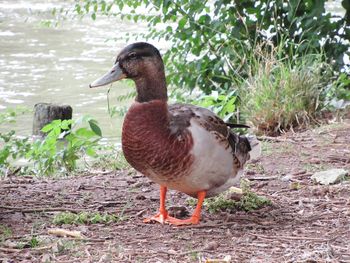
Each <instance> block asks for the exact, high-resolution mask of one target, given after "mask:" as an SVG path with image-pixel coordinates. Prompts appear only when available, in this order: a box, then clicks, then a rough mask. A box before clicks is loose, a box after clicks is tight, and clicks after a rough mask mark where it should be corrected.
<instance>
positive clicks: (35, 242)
mask: <svg viewBox="0 0 350 263" xmlns="http://www.w3.org/2000/svg"><path fill="white" fill-rule="evenodd" d="M39 244H40V242H39V240H38V239H37V237H36V236H32V237H31V239H30V240H29V247H30V248H35V247H38V246H39Z"/></svg>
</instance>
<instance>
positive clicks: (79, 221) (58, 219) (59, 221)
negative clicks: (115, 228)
mask: <svg viewBox="0 0 350 263" xmlns="http://www.w3.org/2000/svg"><path fill="white" fill-rule="evenodd" d="M123 220H125V218H124V217H122V216H120V217H118V216H115V215H109V214H107V213H105V214H100V213H88V212H81V213H79V214H74V213H71V212H61V213H59V214H57V215H55V217H54V219H53V223H54V224H55V225H85V224H110V223H113V222H120V221H123Z"/></svg>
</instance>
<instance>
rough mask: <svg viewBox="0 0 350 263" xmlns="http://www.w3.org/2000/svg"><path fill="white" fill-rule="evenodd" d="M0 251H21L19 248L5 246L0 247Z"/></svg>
mask: <svg viewBox="0 0 350 263" xmlns="http://www.w3.org/2000/svg"><path fill="white" fill-rule="evenodd" d="M0 251H2V252H10V253H17V252H21V251H22V250H21V249H16V248H6V247H0Z"/></svg>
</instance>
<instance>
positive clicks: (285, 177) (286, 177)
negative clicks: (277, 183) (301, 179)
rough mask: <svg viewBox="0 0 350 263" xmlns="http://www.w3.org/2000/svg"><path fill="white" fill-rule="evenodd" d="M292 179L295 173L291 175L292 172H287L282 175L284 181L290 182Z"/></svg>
mask: <svg viewBox="0 0 350 263" xmlns="http://www.w3.org/2000/svg"><path fill="white" fill-rule="evenodd" d="M292 179H293V175H291V174H287V175H285V176H282V177H281V181H282V182H289V181H290V180H292Z"/></svg>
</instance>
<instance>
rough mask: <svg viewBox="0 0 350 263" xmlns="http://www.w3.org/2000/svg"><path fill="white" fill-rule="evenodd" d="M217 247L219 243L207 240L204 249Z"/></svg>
mask: <svg viewBox="0 0 350 263" xmlns="http://www.w3.org/2000/svg"><path fill="white" fill-rule="evenodd" d="M218 247H219V243H218V242H216V241H211V242H209V243H208V244H207V245H206V246H205V248H204V249H206V250H216V249H217V248H218Z"/></svg>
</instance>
